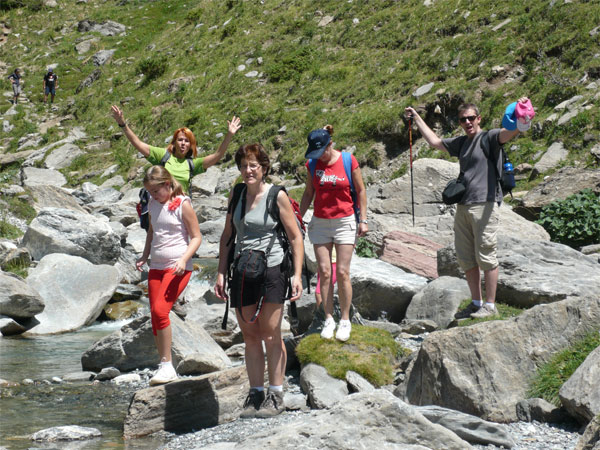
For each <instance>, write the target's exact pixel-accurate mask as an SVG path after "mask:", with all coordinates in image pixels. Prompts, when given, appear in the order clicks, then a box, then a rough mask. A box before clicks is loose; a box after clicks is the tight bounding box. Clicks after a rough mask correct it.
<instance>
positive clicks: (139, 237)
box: [126, 221, 204, 254]
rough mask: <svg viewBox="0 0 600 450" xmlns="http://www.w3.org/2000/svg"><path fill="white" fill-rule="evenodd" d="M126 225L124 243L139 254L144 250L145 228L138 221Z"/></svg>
mask: <svg viewBox="0 0 600 450" xmlns="http://www.w3.org/2000/svg"><path fill="white" fill-rule="evenodd" d="M126 227H127V240H126V245H127V246H128V247H130V248H131V249H132V250H133V252H134V253H136V254H141V253H142V252H143V251H144V245H145V243H146V230H144V229H143V228H142V227H141V226H140V224H139V222H138V221H136V222H135V223H132V224H130V225H126ZM202 247H204V236H202V245H201V246H200V248H202Z"/></svg>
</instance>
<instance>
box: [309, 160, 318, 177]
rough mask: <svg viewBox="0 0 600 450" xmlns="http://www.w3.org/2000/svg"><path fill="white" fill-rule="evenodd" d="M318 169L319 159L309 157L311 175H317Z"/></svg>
mask: <svg viewBox="0 0 600 450" xmlns="http://www.w3.org/2000/svg"><path fill="white" fill-rule="evenodd" d="M316 169H317V160H316V159H309V160H308V170H309V171H310V176H311V177H313V178H314V177H315V170H316Z"/></svg>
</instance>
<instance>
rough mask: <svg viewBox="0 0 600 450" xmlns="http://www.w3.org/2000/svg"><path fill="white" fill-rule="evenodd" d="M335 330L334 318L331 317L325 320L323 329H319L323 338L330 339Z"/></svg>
mask: <svg viewBox="0 0 600 450" xmlns="http://www.w3.org/2000/svg"><path fill="white" fill-rule="evenodd" d="M334 331H335V320H333V317H329V318H328V319H326V320H325V325H323V330H322V331H321V337H322V338H323V339H331V338H332V337H333V332H334Z"/></svg>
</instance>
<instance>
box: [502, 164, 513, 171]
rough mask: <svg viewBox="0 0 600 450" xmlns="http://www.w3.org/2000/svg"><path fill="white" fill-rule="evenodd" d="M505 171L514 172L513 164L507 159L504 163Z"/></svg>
mask: <svg viewBox="0 0 600 450" xmlns="http://www.w3.org/2000/svg"><path fill="white" fill-rule="evenodd" d="M504 172H507V173H508V172H513V165H512V164H511V162H510V161H506V162H505V163H504Z"/></svg>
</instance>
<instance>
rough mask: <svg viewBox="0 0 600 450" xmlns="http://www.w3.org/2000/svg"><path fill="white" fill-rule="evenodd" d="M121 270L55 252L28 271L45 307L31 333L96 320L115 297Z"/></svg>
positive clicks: (70, 327)
mask: <svg viewBox="0 0 600 450" xmlns="http://www.w3.org/2000/svg"><path fill="white" fill-rule="evenodd" d="M118 283H119V272H118V271H117V269H115V268H114V267H112V266H108V265H94V264H92V263H90V262H89V261H87V260H85V259H83V258H80V257H78V256H70V255H61V254H57V253H53V254H51V255H47V256H44V257H43V258H42V259H41V260H40V262H39V263H38V265H37V266H36V267H35V268H33V269H31V270H30V271H29V276H28V277H27V284H28V285H29V286H31V287H32V288H33V289H35V290H37V291H38V292H39V293H40V296H41V297H42V298H43V299H44V303H45V304H46V307H45V308H44V311H43V312H42V313H40V314H38V315H37V316H36V319H37V320H39V322H40V324H39V325H36V326H35V327H33V328H32V329H30V330H29V331H28V332H27V333H28V334H55V333H65V332H67V331H74V330H77V329H79V328H81V327H83V326H85V325H90V324H91V323H93V322H94V321H95V320H96V319H97V318H98V316H99V315H100V313H101V312H102V308H104V305H106V303H108V301H109V300H110V298H111V297H112V295H113V293H114V291H115V289H116V288H117V284H118Z"/></svg>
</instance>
